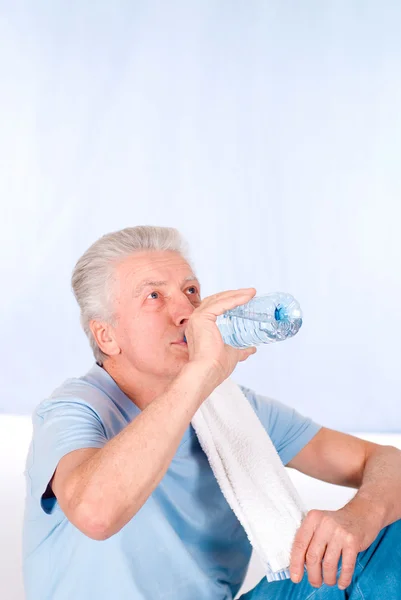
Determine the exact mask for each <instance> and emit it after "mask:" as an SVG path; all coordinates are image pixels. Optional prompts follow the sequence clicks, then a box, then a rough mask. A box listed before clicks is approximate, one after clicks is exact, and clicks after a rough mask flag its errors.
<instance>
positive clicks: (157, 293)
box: [148, 292, 159, 300]
mask: <svg viewBox="0 0 401 600" xmlns="http://www.w3.org/2000/svg"><path fill="white" fill-rule="evenodd" d="M152 294H156V295H157V296H159V292H150V294H149V296H151V295H152ZM149 296H148V298H149ZM156 300H157V298H156Z"/></svg>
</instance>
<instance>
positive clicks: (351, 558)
mask: <svg viewBox="0 0 401 600" xmlns="http://www.w3.org/2000/svg"><path fill="white" fill-rule="evenodd" d="M357 554H358V553H357V552H356V551H355V549H354V548H353V547H351V546H344V547H343V562H342V565H341V574H340V577H339V579H338V587H339V588H340V589H341V590H345V588H346V587H348V586H349V585H350V583H351V582H352V576H353V574H354V571H355V564H356V556H357Z"/></svg>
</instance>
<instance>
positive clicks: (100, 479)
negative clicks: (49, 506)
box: [70, 365, 210, 539]
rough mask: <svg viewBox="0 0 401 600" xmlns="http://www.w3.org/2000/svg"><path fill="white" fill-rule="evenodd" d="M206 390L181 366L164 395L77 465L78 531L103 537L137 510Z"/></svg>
mask: <svg viewBox="0 0 401 600" xmlns="http://www.w3.org/2000/svg"><path fill="white" fill-rule="evenodd" d="M209 394H210V386H209V385H206V384H205V381H204V376H203V374H202V373H201V372H199V370H196V369H194V368H191V367H190V366H189V365H186V366H185V367H184V368H183V369H182V371H181V373H180V375H178V377H177V378H176V379H175V380H174V381H173V382H172V383H171V384H170V386H169V387H168V389H167V390H166V392H165V393H164V394H162V395H161V396H159V397H158V398H156V399H155V400H154V401H153V402H151V404H149V406H147V407H146V408H145V409H144V410H143V411H142V412H141V413H140V415H138V416H137V417H136V418H135V419H134V420H133V421H132V422H131V423H130V424H129V425H127V427H125V428H124V429H123V430H122V431H121V432H120V433H119V434H118V435H117V436H115V437H114V438H113V439H112V440H110V441H109V442H108V443H107V444H106V446H104V448H102V449H101V450H100V451H99V452H97V453H96V454H95V455H94V456H93V457H91V458H90V459H89V460H88V461H86V462H85V463H83V464H82V465H81V466H80V467H79V469H78V470H77V471H76V472H75V473H74V481H73V482H72V486H71V487H72V488H73V489H74V493H73V495H72V498H71V503H70V509H71V511H73V512H74V514H75V516H76V521H77V522H79V523H80V524H81V525H82V527H80V528H81V529H82V530H83V531H84V533H87V532H88V533H87V535H90V536H91V537H95V536H96V539H105V538H107V537H110V536H111V535H113V534H114V533H116V532H117V531H119V530H120V529H121V528H122V527H123V526H124V525H125V524H126V523H127V522H128V521H129V520H130V519H131V518H132V517H133V516H134V515H135V514H136V512H138V510H139V509H140V508H141V506H142V505H143V504H144V503H145V501H146V500H147V498H148V497H149V496H150V494H151V493H152V492H153V491H154V489H155V488H156V487H157V485H158V484H159V482H160V481H161V479H162V478H163V476H164V474H165V473H166V471H167V469H168V467H169V465H170V463H171V461H172V459H173V457H174V454H175V452H176V450H177V448H178V445H179V443H180V441H181V439H182V436H183V434H184V432H185V430H186V428H187V427H188V425H189V423H190V421H191V419H192V417H193V415H194V414H195V412H196V411H197V410H198V408H199V406H200V405H201V404H202V402H203V400H205V399H206V398H207V397H208V395H209ZM85 528H86V530H87V531H85Z"/></svg>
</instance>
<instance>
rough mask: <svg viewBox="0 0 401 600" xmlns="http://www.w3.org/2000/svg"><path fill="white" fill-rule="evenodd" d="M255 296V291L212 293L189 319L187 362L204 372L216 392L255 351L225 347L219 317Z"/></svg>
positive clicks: (240, 290)
mask: <svg viewBox="0 0 401 600" xmlns="http://www.w3.org/2000/svg"><path fill="white" fill-rule="evenodd" d="M255 294H256V290H255V288H243V289H239V290H230V291H227V292H220V293H219V294H213V295H212V296H208V297H207V298H205V299H204V300H202V302H201V304H200V305H199V306H198V307H197V308H196V309H195V310H194V311H193V313H192V314H191V316H190V317H189V319H188V324H187V327H186V330H185V337H186V339H187V344H188V356H189V360H188V363H189V364H192V365H196V366H198V367H199V368H200V369H201V370H204V373H205V375H206V376H207V378H208V380H209V381H210V382H211V383H212V384H213V386H214V387H213V389H214V388H215V387H217V386H218V385H220V384H221V383H222V382H223V381H224V380H225V379H227V377H229V376H230V375H231V373H232V372H233V371H234V369H235V367H236V366H237V363H238V362H242V361H244V360H246V359H247V358H248V357H249V356H251V354H254V353H255V352H256V348H255V347H254V346H251V347H249V348H234V347H233V346H230V345H229V344H225V343H224V341H223V338H222V335H221V333H220V330H219V328H218V327H217V324H216V319H217V317H218V315H222V314H223V313H224V312H225V311H226V310H229V309H231V308H235V307H236V306H241V305H242V304H246V303H247V302H249V301H250V300H251V298H253V296H254V295H255Z"/></svg>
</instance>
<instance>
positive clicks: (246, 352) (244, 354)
mask: <svg viewBox="0 0 401 600" xmlns="http://www.w3.org/2000/svg"><path fill="white" fill-rule="evenodd" d="M256 350H257V348H255V346H250V347H249V348H241V349H240V350H239V354H240V358H239V360H240V362H241V361H243V360H246V359H247V358H248V357H249V356H251V355H252V354H255V353H256Z"/></svg>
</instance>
